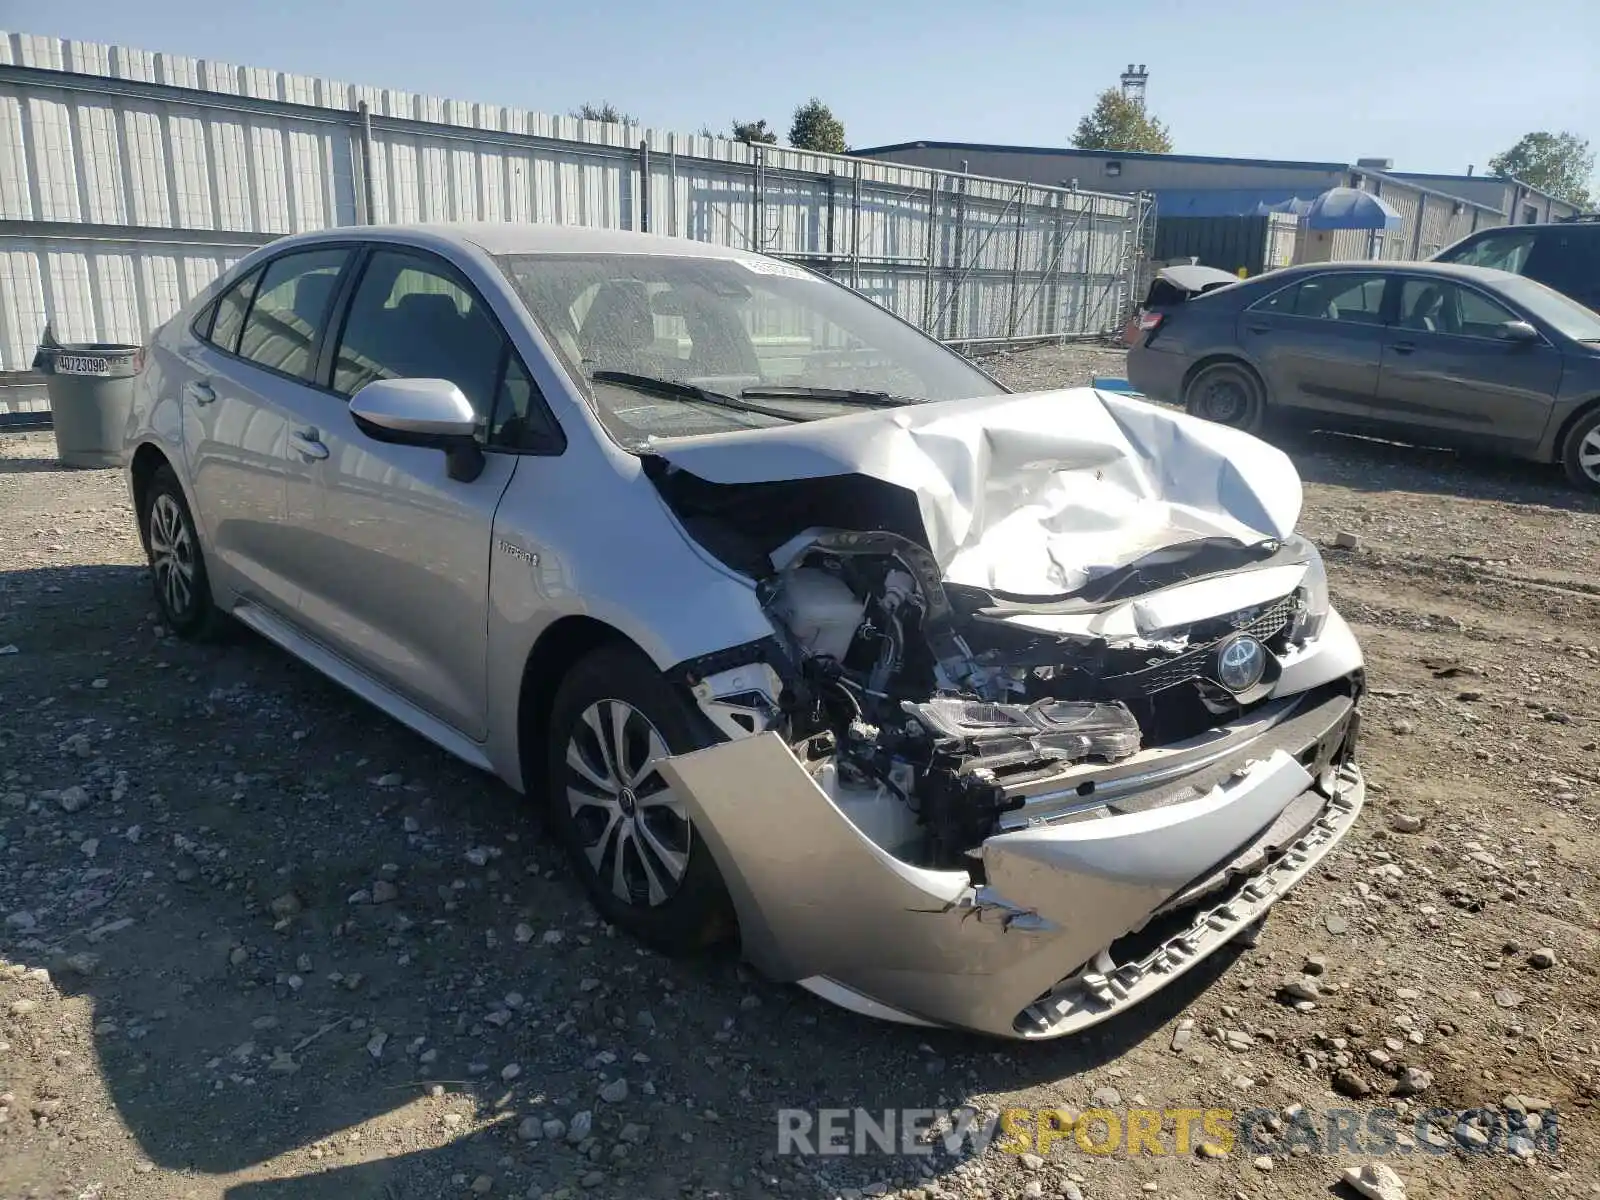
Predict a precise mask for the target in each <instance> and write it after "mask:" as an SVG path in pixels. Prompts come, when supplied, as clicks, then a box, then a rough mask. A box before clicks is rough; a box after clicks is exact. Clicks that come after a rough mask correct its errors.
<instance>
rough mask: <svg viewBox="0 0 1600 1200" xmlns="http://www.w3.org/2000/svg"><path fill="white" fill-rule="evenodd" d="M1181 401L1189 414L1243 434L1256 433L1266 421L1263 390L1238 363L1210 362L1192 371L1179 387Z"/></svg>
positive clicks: (1255, 378) (1249, 372) (1258, 381)
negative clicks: (1181, 395)
mask: <svg viewBox="0 0 1600 1200" xmlns="http://www.w3.org/2000/svg"><path fill="white" fill-rule="evenodd" d="M1183 404H1184V408H1185V410H1186V411H1187V412H1188V413H1189V415H1190V416H1192V417H1200V418H1201V419H1203V420H1206V421H1212V422H1214V423H1216V424H1218V425H1226V426H1228V427H1229V428H1230V429H1242V430H1243V431H1244V432H1246V433H1260V432H1261V430H1262V428H1263V426H1265V424H1266V418H1267V395H1266V389H1265V388H1264V387H1262V386H1261V380H1260V378H1259V377H1257V375H1256V373H1255V372H1254V371H1252V370H1251V369H1250V368H1249V367H1247V366H1245V365H1244V364H1243V363H1241V362H1214V363H1211V364H1210V365H1209V366H1205V367H1202V368H1201V369H1200V370H1199V371H1197V372H1195V374H1194V377H1193V378H1192V379H1190V380H1189V382H1188V384H1187V385H1185V387H1184V389H1183Z"/></svg>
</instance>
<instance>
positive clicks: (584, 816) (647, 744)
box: [546, 646, 734, 955]
mask: <svg viewBox="0 0 1600 1200" xmlns="http://www.w3.org/2000/svg"><path fill="white" fill-rule="evenodd" d="M716 740H717V739H716V735H715V734H714V733H713V732H712V731H711V730H710V728H709V726H708V725H707V723H706V721H705V719H704V718H703V717H702V716H701V715H700V714H699V713H698V712H697V711H695V710H694V709H692V708H691V707H690V705H689V703H688V702H687V701H686V700H685V699H684V698H682V697H680V696H679V695H678V694H677V692H675V691H674V690H673V688H672V686H671V685H670V684H669V683H668V682H667V681H666V680H665V679H664V678H663V677H662V675H661V672H659V671H658V670H656V667H655V664H654V663H652V662H651V661H650V660H649V659H648V658H646V657H645V656H644V655H643V654H641V653H640V652H639V651H637V650H635V649H633V648H632V647H628V646H604V647H601V648H600V649H598V650H596V651H594V652H593V653H591V654H589V655H588V656H587V657H585V658H583V659H581V660H580V661H579V662H578V663H577V664H576V665H575V666H574V667H573V668H572V669H571V670H570V671H569V672H568V673H567V676H566V678H565V679H563V680H562V682H561V687H560V688H559V689H558V691H557V692H556V697H555V703H554V704H553V706H552V709H551V714H550V726H549V743H548V750H547V754H546V762H547V763H548V772H549V773H548V778H547V781H546V785H547V795H548V798H549V805H550V808H549V812H550V822H551V824H552V826H553V827H554V829H555V831H556V833H557V835H558V836H559V838H560V840H561V842H562V844H563V845H564V846H565V847H566V850H567V853H568V856H569V857H570V858H571V859H572V864H573V869H574V870H575V871H577V873H578V877H579V878H580V879H581V880H582V881H583V885H584V888H585V890H586V891H587V892H588V893H589V898H590V900H591V901H593V903H594V906H595V908H597V909H598V910H599V911H600V914H601V916H603V917H604V918H605V919H606V920H607V921H609V922H611V923H612V924H613V925H616V926H618V927H619V928H621V929H624V930H626V931H627V932H629V933H631V934H632V935H634V936H635V937H637V938H638V939H639V940H640V941H642V942H645V943H646V944H648V945H650V946H653V947H654V948H656V949H658V950H660V951H662V952H663V953H666V954H671V955H682V954H689V953H693V952H694V951H696V950H700V949H703V948H705V947H707V946H710V945H712V944H714V943H716V942H718V941H720V940H722V939H724V938H725V937H727V936H728V935H729V934H730V933H731V932H732V931H733V928H734V921H733V916H732V905H731V903H730V902H729V900H728V893H727V888H726V887H725V886H724V885H723V882H722V877H721V876H720V875H719V874H718V873H717V868H716V864H715V863H714V862H713V861H712V858H711V854H710V851H709V850H708V849H707V847H706V845H705V843H704V842H703V841H702V840H701V839H700V838H698V837H697V836H695V830H694V827H693V826H692V825H691V824H690V823H689V820H688V817H687V815H686V813H685V810H684V806H683V802H682V800H681V799H679V798H678V797H676V796H675V795H674V794H673V792H672V790H671V788H670V786H669V785H668V784H667V781H666V779H665V777H663V776H662V775H661V774H660V773H659V771H658V770H657V769H656V764H657V763H658V762H659V761H660V760H661V759H663V758H666V757H667V756H669V755H672V754H683V753H686V752H688V751H690V750H699V749H703V748H704V747H706V746H709V745H711V744H712V743H714V742H715V741H716Z"/></svg>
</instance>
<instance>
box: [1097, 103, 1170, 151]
mask: <svg viewBox="0 0 1600 1200" xmlns="http://www.w3.org/2000/svg"><path fill="white" fill-rule="evenodd" d="M1072 144H1073V145H1074V146H1076V147H1077V148H1078V149H1080V150H1142V151H1145V152H1147V153H1150V154H1171V153H1172V136H1171V135H1170V134H1169V133H1168V132H1167V127H1166V126H1165V125H1163V124H1162V123H1161V122H1160V121H1158V120H1156V119H1155V118H1154V117H1152V116H1151V115H1150V114H1149V113H1147V112H1145V110H1144V105H1143V104H1141V103H1139V101H1137V100H1130V99H1128V97H1126V96H1124V95H1123V94H1122V92H1121V91H1120V90H1119V89H1117V88H1107V89H1106V90H1105V91H1103V92H1101V93H1100V98H1099V99H1098V100H1096V101H1095V102H1094V108H1092V109H1091V110H1090V111H1089V115H1088V116H1086V117H1084V118H1083V120H1081V121H1079V122H1078V128H1077V131H1076V132H1075V133H1074V134H1073V135H1072Z"/></svg>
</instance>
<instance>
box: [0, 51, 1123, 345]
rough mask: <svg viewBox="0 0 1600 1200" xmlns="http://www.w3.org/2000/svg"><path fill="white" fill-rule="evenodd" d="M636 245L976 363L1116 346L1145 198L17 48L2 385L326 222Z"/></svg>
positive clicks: (1, 269)
mask: <svg viewBox="0 0 1600 1200" xmlns="http://www.w3.org/2000/svg"><path fill="white" fill-rule="evenodd" d="M473 220H482V221H520V222H542V223H554V224H563V225H581V226H592V227H604V228H611V229H637V230H645V231H650V232H654V233H665V234H673V235H677V236H680V237H688V238H694V239H697V240H701V241H710V242H717V243H721V244H724V245H731V246H737V247H742V248H748V249H755V250H760V251H763V252H765V253H768V254H774V255H777V256H779V257H782V258H787V259H790V260H792V261H796V262H800V263H804V264H805V265H807V266H810V267H812V268H814V269H817V270H820V271H823V272H825V273H827V274H829V275H831V276H833V277H834V278H836V279H839V280H841V281H842V282H845V283H847V284H849V285H850V286H852V287H854V288H856V289H858V290H859V291H861V292H862V293H863V294H865V295H867V296H868V297H870V298H871V299H873V300H875V301H877V302H878V303H880V304H882V305H884V306H885V307H886V308H889V309H890V310H892V311H893V312H895V313H897V314H898V315H900V316H901V317H904V318H905V319H907V320H909V321H911V322H913V323H915V324H917V325H919V326H921V327H922V328H924V329H926V330H928V331H930V332H932V333H934V334H935V335H936V336H938V337H940V338H942V339H944V340H946V341H950V342H954V343H958V344H971V345H978V344H983V343H988V342H995V343H999V342H1006V341H1016V340H1023V339H1040V338H1069V337H1081V336H1092V335H1096V334H1101V333H1108V332H1111V331H1113V330H1115V329H1117V328H1118V327H1119V326H1120V323H1121V321H1122V319H1123V317H1124V316H1125V314H1126V312H1127V309H1128V306H1129V303H1130V297H1131V295H1132V290H1131V285H1132V284H1133V283H1134V281H1135V280H1136V277H1137V272H1138V269H1139V264H1140V257H1141V252H1140V247H1141V245H1145V246H1147V245H1148V241H1149V233H1150V229H1151V219H1150V209H1149V205H1148V203H1147V202H1146V201H1144V200H1141V199H1139V198H1136V197H1130V196H1123V195H1102V194H1095V193H1088V192H1081V191H1077V190H1072V189H1063V188H1050V187H1041V186H1038V185H1035V184H1027V183H1018V182H1014V181H1007V180H995V179H985V178H979V177H976V176H970V175H965V174H952V173H949V172H943V171H935V170H930V169H927V168H921V167H910V166H901V165H897V164H893V163H884V162H880V161H878V160H875V159H863V158H852V157H848V156H834V155H824V154H813V153H809V152H803V151H797V150H790V149H782V148H779V147H776V146H759V147H751V146H746V145H744V144H743V143H740V142H735V141H730V140H727V139H721V138H708V137H693V136H684V135H681V134H672V133H663V132H658V131H655V130H649V129H643V128H638V127H632V126H626V127H625V126H621V125H606V124H601V123H599V122H592V121H580V120H577V119H574V118H570V117H556V116H551V115H548V114H540V113H531V112H526V111H523V110H520V109H511V108H505V107H500V106H495V105H483V104H468V103H464V102H461V101H454V100H444V99H439V98H436V97H430V96H422V95H415V94H412V93H406V92H397V91H392V90H384V89H376V88H367V87H360V86H353V85H347V84H344V83H339V82H336V81H333V80H327V79H313V78H309V77H305V76H296V75H287V74H283V73H280V72H274V71H266V70H261V69H257V68H245V67H235V66H230V65H227V64H221V63H216V62H209V61H202V60H198V59H192V58H186V57H182V56H178V55H167V54H159V53H152V52H148V51H140V50H132V49H128V48H125V47H120V46H103V45H95V44H90V43H84V42H74V41H63V40H58V39H54V38H45V37H37V36H32V35H27V34H0V371H15V370H19V369H23V368H26V367H27V365H28V363H29V360H30V359H31V356H32V353H33V349H34V346H35V344H36V343H37V340H38V336H39V333H40V331H41V330H42V329H43V327H44V325H45V323H46V321H49V322H50V323H51V325H52V327H53V330H54V332H55V335H56V336H57V337H58V338H60V339H61V340H63V341H112V340H115V341H138V340H141V339H142V338H143V337H144V336H145V335H146V334H148V333H149V331H150V330H152V329H153V328H154V327H155V326H157V325H159V324H160V323H161V322H162V321H164V320H165V319H167V317H169V316H170V315H171V314H172V313H173V312H175V311H176V310H177V309H178V308H179V307H180V306H181V305H182V304H183V303H184V302H186V301H187V300H188V299H189V298H190V297H192V296H193V295H194V294H195V293H196V292H197V291H198V290H199V289H201V288H202V287H204V286H205V284H206V283H208V282H209V281H210V280H211V279H213V278H215V277H216V275H217V274H218V273H219V272H221V271H223V270H225V269H226V268H227V267H228V266H229V265H230V264H231V263H233V262H234V261H237V259H238V258H240V257H241V256H242V255H243V254H245V253H246V252H247V251H248V250H249V249H250V248H252V247H253V246H257V245H260V244H263V243H264V242H267V241H270V240H271V239H273V238H274V237H277V236H280V235H283V234H287V233H295V232H300V231H303V230H311V229H322V228H327V227H330V226H338V225H353V224H361V223H366V222H387V221H401V222H411V221H473Z"/></svg>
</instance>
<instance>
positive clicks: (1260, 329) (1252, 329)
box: [1244, 325, 1272, 333]
mask: <svg viewBox="0 0 1600 1200" xmlns="http://www.w3.org/2000/svg"><path fill="white" fill-rule="evenodd" d="M1244 328H1245V332H1246V333H1266V332H1267V330H1269V329H1270V328H1272V327H1271V326H1270V325H1246V326H1245V327H1244Z"/></svg>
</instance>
